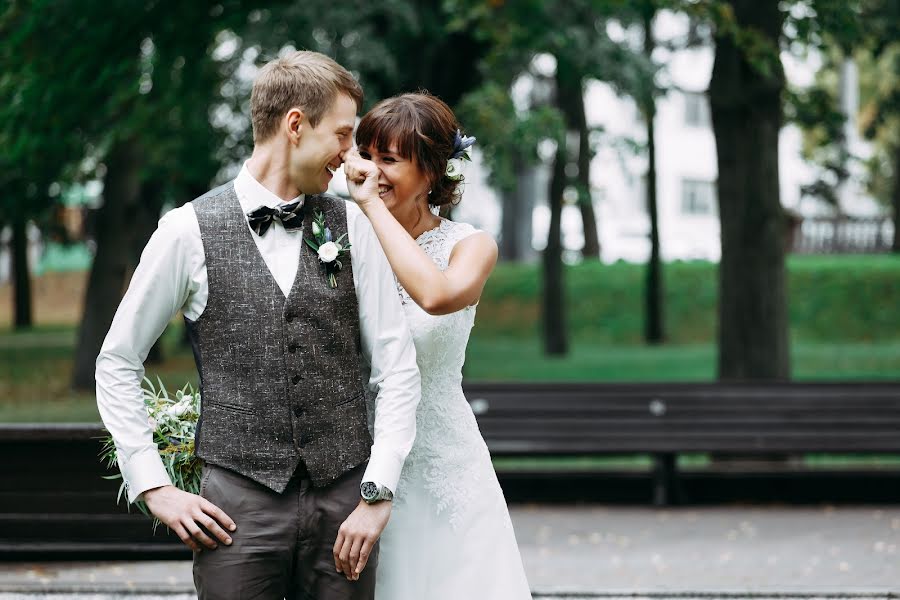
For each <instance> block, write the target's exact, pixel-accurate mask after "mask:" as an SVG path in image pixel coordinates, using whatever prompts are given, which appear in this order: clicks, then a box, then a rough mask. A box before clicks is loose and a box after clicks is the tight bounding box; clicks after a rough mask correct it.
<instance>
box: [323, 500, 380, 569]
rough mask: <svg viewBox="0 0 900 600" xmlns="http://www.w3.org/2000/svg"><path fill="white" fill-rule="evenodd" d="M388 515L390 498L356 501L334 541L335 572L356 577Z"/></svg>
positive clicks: (364, 563) (363, 565)
mask: <svg viewBox="0 0 900 600" xmlns="http://www.w3.org/2000/svg"><path fill="white" fill-rule="evenodd" d="M390 517H391V503H390V501H388V500H382V501H381V502H376V503H375V504H366V503H365V502H364V501H363V500H360V501H359V505H357V507H356V509H355V510H354V511H353V512H352V513H350V516H349V517H347V520H346V521H344V522H343V523H342V524H341V526H340V528H338V536H337V540H335V542H334V566H335V568H336V569H337V571H338V573H343V574H344V575H345V576H346V577H347V579H349V580H351V581H356V580H357V579H359V574H360V573H362V571H363V569H364V568H366V563H367V562H369V555H370V554H371V553H372V548H374V547H375V542H377V541H378V538H379V537H381V532H382V531H384V527H385V525H387V522H388V519H390Z"/></svg>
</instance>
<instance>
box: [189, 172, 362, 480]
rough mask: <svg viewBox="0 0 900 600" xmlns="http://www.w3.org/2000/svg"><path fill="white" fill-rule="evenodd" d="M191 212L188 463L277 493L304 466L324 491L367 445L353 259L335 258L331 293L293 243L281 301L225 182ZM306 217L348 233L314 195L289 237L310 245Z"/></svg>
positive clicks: (335, 204)
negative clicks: (199, 276)
mask: <svg viewBox="0 0 900 600" xmlns="http://www.w3.org/2000/svg"><path fill="white" fill-rule="evenodd" d="M193 207H194V212H195V213H196V215H197V221H198V222H199V224H200V234H201V237H202V239H203V249H204V252H205V254H206V271H207V278H208V282H209V298H208V300H207V304H206V308H205V309H204V311H203V314H202V315H201V316H200V317H199V318H198V319H197V320H196V321H190V320H188V319H185V322H186V324H187V327H188V333H189V336H190V339H191V346H192V348H193V351H194V358H195V361H196V363H197V370H198V371H199V373H200V389H201V403H202V407H201V415H200V422H199V424H198V426H197V435H196V452H197V456H199V457H200V458H202V459H204V460H205V461H207V462H209V463H212V464H215V465H218V466H221V467H225V468H227V469H231V470H233V471H236V472H237V473H240V474H242V475H244V476H246V477H249V478H251V479H253V480H255V481H258V482H259V483H261V484H263V485H265V486H267V487H269V488H271V489H272V490H275V491H276V492H282V491H284V489H285V487H286V486H287V484H288V481H289V480H290V478H291V476H292V475H293V474H294V472H295V471H296V469H297V467H298V466H299V465H300V463H301V461H302V462H303V463H304V464H305V466H306V470H307V472H308V473H309V476H310V478H311V480H312V483H313V485H315V486H322V485H327V484H328V483H330V482H331V481H333V480H335V479H337V478H338V477H339V476H341V475H342V474H344V473H346V472H347V471H349V470H351V469H353V468H354V467H356V466H358V465H360V464H362V463H363V462H365V461H366V460H367V459H368V457H369V453H370V449H371V445H372V438H371V436H370V434H369V429H368V420H367V416H366V404H365V391H366V389H365V385H364V379H363V376H362V373H361V365H360V358H361V356H360V354H361V347H360V331H359V312H358V304H357V298H356V290H355V288H354V285H353V265H352V260H351V258H350V257H348V258H346V259H342V263H343V268H342V269H341V270H340V271H339V272H338V274H337V288H331V287H329V285H328V282H327V280H326V276H325V269H324V267H323V265H322V264H321V262H320V261H319V258H318V256H317V254H316V253H315V252H314V251H313V250H312V249H311V248H309V247H308V246H306V244H303V248H302V249H301V251H300V260H299V265H298V267H297V275H296V279H295V280H294V284H293V286H292V288H291V291H290V294H288V297H287V298H285V296H284V293H283V292H282V291H281V288H279V287H278V284H277V282H276V281H275V279H274V277H273V276H272V274H271V272H270V271H269V269H268V267H267V266H266V263H265V262H264V260H263V258H262V256H261V255H260V253H259V250H258V249H257V246H256V242H255V241H254V239H253V237H252V236H253V235H255V234H254V233H252V232H251V231H250V229H249V228H248V226H247V220H246V217H245V215H244V214H243V211H242V210H241V206H240V203H239V201H238V198H237V195H236V194H235V191H234V185H233V183H229V184H226V185H224V186H222V187H219V188H216V189H214V190H212V191H210V192H208V193H207V194H205V195H203V196H201V197H200V198H198V199H196V200H194V202H193ZM315 211H321V212H322V213H324V215H325V222H326V224H327V225H328V226H329V227H330V228H331V229H332V231H334V232H335V238H337V237H339V236H340V234H342V233H344V232H346V231H347V213H346V206H345V204H344V202H343V201H342V200H339V199H336V198H332V197H329V196H325V195H319V196H307V198H306V204H305V206H304V208H303V215H304V223H303V229H302V233H301V232H300V231H298V232H297V233H295V234H293V235H303V236H304V237H305V238H308V239H313V235H312V228H311V225H312V220H313V214H314V212H315Z"/></svg>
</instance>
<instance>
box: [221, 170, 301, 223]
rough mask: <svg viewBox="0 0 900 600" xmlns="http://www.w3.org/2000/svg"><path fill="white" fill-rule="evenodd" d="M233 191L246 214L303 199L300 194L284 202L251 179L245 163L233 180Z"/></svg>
mask: <svg viewBox="0 0 900 600" xmlns="http://www.w3.org/2000/svg"><path fill="white" fill-rule="evenodd" d="M234 191H235V193H236V194H237V197H238V201H239V202H240V203H241V209H242V210H243V211H244V212H245V213H248V212H250V211H251V210H253V209H255V208H259V207H260V206H268V207H269V208H274V207H276V206H278V205H280V204H286V203H287V202H296V201H297V200H299V199H301V198H302V197H303V194H300V195H299V196H297V197H296V198H294V199H293V200H288V201H287V202H285V201H284V200H282V199H281V198H279V197H278V196H276V195H275V194H273V193H272V192H271V191H269V189H268V188H266V187H265V186H264V185H263V184H261V183H260V182H258V181H257V180H256V178H254V177H253V175H252V174H251V173H250V170H249V169H248V168H247V163H246V162H245V163H244V165H243V166H242V167H241V171H240V173H238V175H237V177H235V179H234Z"/></svg>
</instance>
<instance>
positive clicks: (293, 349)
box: [288, 344, 298, 354]
mask: <svg viewBox="0 0 900 600" xmlns="http://www.w3.org/2000/svg"><path fill="white" fill-rule="evenodd" d="M297 348H298V346H297V344H291V345H290V346H288V352H290V353H291V354H293V353H294V352H296V351H297Z"/></svg>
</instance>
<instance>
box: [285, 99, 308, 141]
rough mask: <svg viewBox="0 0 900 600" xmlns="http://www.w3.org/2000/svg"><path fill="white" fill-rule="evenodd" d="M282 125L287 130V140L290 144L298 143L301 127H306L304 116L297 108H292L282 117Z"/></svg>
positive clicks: (301, 132) (301, 131)
mask: <svg viewBox="0 0 900 600" xmlns="http://www.w3.org/2000/svg"><path fill="white" fill-rule="evenodd" d="M284 124H285V127H286V128H287V135H288V139H289V140H290V141H291V143H292V144H297V143H299V142H300V136H301V135H302V134H303V127H304V126H305V125H306V115H304V114H303V111H302V110H300V109H299V108H296V107H295V108H292V109H290V110H289V111H287V114H285V116H284Z"/></svg>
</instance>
